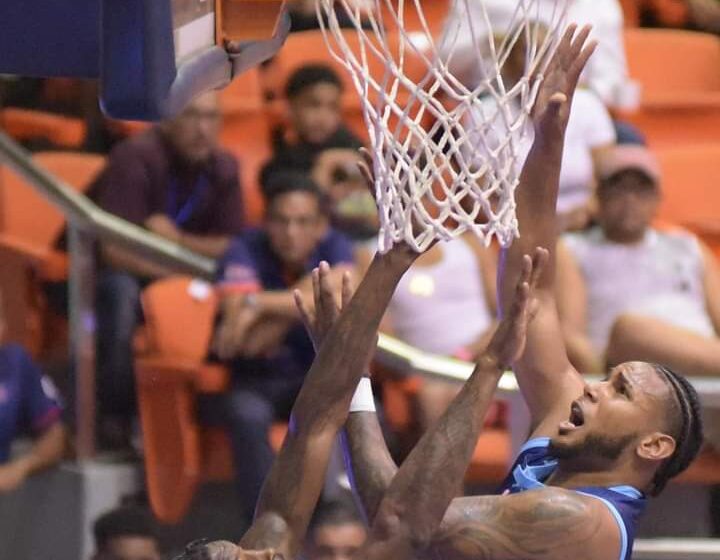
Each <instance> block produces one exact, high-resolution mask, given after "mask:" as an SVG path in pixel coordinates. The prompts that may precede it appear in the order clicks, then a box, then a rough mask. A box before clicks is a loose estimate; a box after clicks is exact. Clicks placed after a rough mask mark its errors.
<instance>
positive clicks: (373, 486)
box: [343, 412, 397, 525]
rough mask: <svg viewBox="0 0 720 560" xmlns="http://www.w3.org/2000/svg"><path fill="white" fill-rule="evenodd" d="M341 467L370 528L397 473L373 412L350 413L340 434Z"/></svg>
mask: <svg viewBox="0 0 720 560" xmlns="http://www.w3.org/2000/svg"><path fill="white" fill-rule="evenodd" d="M343 444H344V447H345V454H344V457H345V467H346V469H347V471H348V473H350V476H351V478H352V481H353V489H354V490H355V493H356V495H357V496H358V498H359V500H360V504H361V507H362V509H363V511H364V513H365V518H366V520H367V522H368V523H369V524H371V525H372V523H373V521H374V520H375V515H376V514H377V511H378V508H379V507H380V502H381V501H382V499H383V496H384V495H385V492H386V491H387V489H388V488H389V487H390V483H391V482H392V480H393V478H394V477H395V473H397V465H396V464H395V461H393V458H392V457H391V456H390V451H389V450H388V448H387V443H386V442H385V437H384V436H383V433H382V428H381V427H380V422H378V418H377V414H375V413H374V412H351V413H350V415H349V416H348V419H347V421H346V422H345V429H344V430H343Z"/></svg>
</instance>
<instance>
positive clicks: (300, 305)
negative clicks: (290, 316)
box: [293, 290, 312, 328]
mask: <svg viewBox="0 0 720 560" xmlns="http://www.w3.org/2000/svg"><path fill="white" fill-rule="evenodd" d="M293 299H294V300H295V307H297V310H298V313H300V319H301V320H302V322H303V324H304V325H305V327H306V328H310V327H311V326H312V320H311V319H310V312H309V310H308V308H307V306H306V305H305V300H304V299H303V297H302V293H301V292H300V290H293Z"/></svg>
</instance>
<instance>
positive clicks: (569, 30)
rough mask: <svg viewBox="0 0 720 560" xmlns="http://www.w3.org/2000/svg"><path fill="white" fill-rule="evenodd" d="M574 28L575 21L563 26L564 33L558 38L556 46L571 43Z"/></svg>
mask: <svg viewBox="0 0 720 560" xmlns="http://www.w3.org/2000/svg"><path fill="white" fill-rule="evenodd" d="M576 30H577V24H576V23H571V24H570V25H568V26H567V27H566V28H565V33H563V36H562V38H561V39H560V44H559V45H558V48H561V47H565V46H568V45H572V40H573V37H574V36H575V31H576Z"/></svg>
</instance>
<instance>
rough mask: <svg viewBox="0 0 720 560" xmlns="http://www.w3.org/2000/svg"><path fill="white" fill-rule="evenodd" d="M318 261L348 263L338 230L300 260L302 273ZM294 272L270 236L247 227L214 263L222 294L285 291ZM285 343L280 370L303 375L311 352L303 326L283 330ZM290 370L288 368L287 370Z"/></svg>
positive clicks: (350, 252)
mask: <svg viewBox="0 0 720 560" xmlns="http://www.w3.org/2000/svg"><path fill="white" fill-rule="evenodd" d="M322 261H325V262H327V263H328V264H329V265H330V266H336V265H343V264H345V265H352V262H353V248H352V244H351V243H350V241H349V240H348V239H347V238H346V237H345V236H344V235H342V234H341V233H338V232H337V231H335V230H333V229H329V230H328V232H327V234H326V235H325V236H324V237H323V239H322V240H321V241H320V242H319V243H318V244H317V246H316V247H315V249H314V250H313V251H312V253H311V254H310V256H309V257H308V258H307V260H306V261H305V263H304V266H303V276H306V275H307V274H309V273H310V272H312V270H313V269H314V268H316V267H317V266H319V265H320V263H321V262H322ZM296 280H297V277H296V274H294V273H293V272H292V271H290V270H288V269H287V268H286V267H285V265H284V264H283V261H282V260H281V258H280V257H279V256H278V255H277V254H276V253H275V252H274V251H273V249H272V244H271V241H270V237H269V236H268V234H267V232H265V231H264V230H263V229H259V228H258V229H251V230H249V231H247V232H246V233H244V234H243V235H241V236H239V237H237V238H235V240H234V241H233V242H232V243H231V245H230V248H229V249H228V252H227V253H226V254H225V256H224V257H223V258H222V260H221V261H220V264H219V266H218V284H219V286H220V288H221V290H222V291H223V292H224V293H226V294H227V293H233V292H235V293H246V294H250V293H252V294H255V293H258V292H260V291H266V290H268V291H278V292H281V291H287V290H289V289H291V288H292V287H293V286H294V285H295V281H296ZM285 346H286V347H287V350H289V351H290V352H289V353H290V356H288V357H289V358H290V362H291V363H290V364H288V367H287V368H285V372H284V373H289V372H293V373H300V374H301V375H304V374H305V372H306V371H307V370H308V368H309V367H310V365H311V364H312V361H313V357H314V355H315V352H314V350H313V346H312V343H311V341H310V339H309V338H308V336H307V332H306V330H305V328H304V327H303V326H302V325H300V324H294V325H293V326H292V327H290V329H289V330H288V331H287V335H286V337H285ZM288 370H290V371H288Z"/></svg>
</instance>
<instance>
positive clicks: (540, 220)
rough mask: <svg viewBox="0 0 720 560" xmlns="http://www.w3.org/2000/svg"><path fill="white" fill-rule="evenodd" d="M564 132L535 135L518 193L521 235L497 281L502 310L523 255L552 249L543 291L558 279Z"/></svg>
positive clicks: (505, 256) (504, 258)
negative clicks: (557, 217)
mask: <svg viewBox="0 0 720 560" xmlns="http://www.w3.org/2000/svg"><path fill="white" fill-rule="evenodd" d="M564 136H565V135H564V131H556V132H554V133H553V137H549V136H548V135H547V134H540V133H536V135H535V141H534V143H533V146H532V149H531V150H530V154H529V155H528V158H527V160H526V162H525V166H524V167H523V171H522V174H521V176H520V184H519V185H518V188H517V189H516V191H515V200H516V202H517V209H516V213H517V218H518V223H519V224H520V231H521V235H520V237H518V238H517V239H515V240H514V241H513V244H512V245H511V246H510V247H509V248H508V249H505V250H503V251H502V253H501V265H500V270H499V274H500V277H499V278H498V286H499V287H500V302H501V310H503V309H505V308H506V307H507V305H508V303H509V301H510V300H511V299H512V296H513V292H514V289H515V281H516V279H517V277H518V275H519V274H520V269H521V267H522V260H523V257H524V255H528V254H531V253H532V252H533V250H534V249H535V247H547V248H548V249H550V259H549V262H548V263H547V265H546V267H545V272H544V274H543V278H541V282H540V285H539V286H538V288H539V289H540V290H543V289H545V290H548V289H552V287H553V285H554V276H555V251H554V250H553V249H554V248H555V246H556V244H557V236H558V224H557V219H556V214H555V207H556V204H557V196H558V187H559V183H560V164H561V162H562V150H563V143H564Z"/></svg>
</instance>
